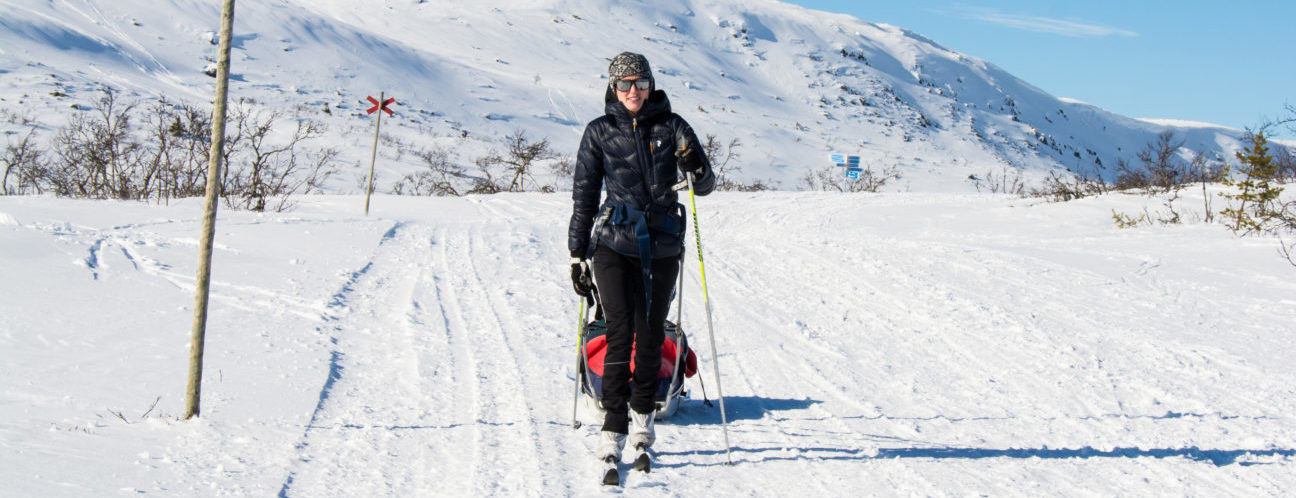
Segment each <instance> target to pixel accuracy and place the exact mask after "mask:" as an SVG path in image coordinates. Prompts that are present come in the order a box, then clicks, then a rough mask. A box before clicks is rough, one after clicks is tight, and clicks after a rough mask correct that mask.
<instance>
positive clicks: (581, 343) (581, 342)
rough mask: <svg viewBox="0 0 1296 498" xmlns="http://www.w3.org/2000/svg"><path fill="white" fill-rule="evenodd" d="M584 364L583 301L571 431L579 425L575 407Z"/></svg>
mask: <svg viewBox="0 0 1296 498" xmlns="http://www.w3.org/2000/svg"><path fill="white" fill-rule="evenodd" d="M584 364H585V299H584V298H581V300H580V323H578V324H577V325H576V367H577V370H576V388H575V390H574V391H573V392H572V429H579V428H580V426H581V423H580V421H579V420H576V405H577V404H578V403H579V401H580V388H581V380H582V379H583V378H584V376H585V373H584V369H583V368H581V367H583V366H584Z"/></svg>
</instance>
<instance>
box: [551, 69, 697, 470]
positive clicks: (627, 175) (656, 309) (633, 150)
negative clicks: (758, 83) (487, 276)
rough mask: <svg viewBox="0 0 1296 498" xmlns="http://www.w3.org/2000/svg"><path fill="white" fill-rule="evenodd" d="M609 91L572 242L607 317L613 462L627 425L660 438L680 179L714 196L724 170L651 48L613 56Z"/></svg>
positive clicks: (587, 157)
mask: <svg viewBox="0 0 1296 498" xmlns="http://www.w3.org/2000/svg"><path fill="white" fill-rule="evenodd" d="M603 100H604V102H605V105H604V115H603V116H600V117H599V118H597V119H595V120H593V121H591V122H590V123H589V124H588V125H586V127H585V133H584V135H583V136H582V137H581V142H580V150H579V152H578V153H577V159H576V172H575V179H574V181H573V184H572V201H573V206H572V216H571V223H570V225H569V226H568V241H567V245H568V249H570V250H571V256H572V260H571V277H572V285H573V287H574V288H575V290H576V293H577V294H579V295H581V296H584V297H585V298H587V299H589V298H591V295H592V292H594V291H595V290H597V292H598V295H599V302H600V304H601V305H602V310H603V317H604V321H605V323H606V325H607V355H606V356H605V358H604V367H603V368H604V370H603V375H604V377H603V392H602V396H601V399H602V404H603V408H604V409H605V410H606V413H605V416H604V419H603V430H602V437H601V439H600V442H599V447H598V453H597V456H598V458H599V460H600V461H602V462H605V463H606V464H607V465H609V466H612V465H615V464H616V463H617V462H620V460H621V451H622V449H623V448H624V447H625V445H626V442H627V434H628V435H629V438H628V439H629V443H630V447H631V448H634V449H637V450H639V451H641V452H645V451H646V450H647V449H648V448H650V447H651V446H652V444H653V441H654V439H655V433H654V430H653V415H654V411H655V408H656V404H655V401H654V399H653V397H654V395H655V392H656V390H657V372H658V369H659V368H660V365H661V348H662V341H663V338H664V335H665V330H664V324H665V320H666V313H667V310H668V308H669V306H670V301H671V298H672V295H673V291H674V287H675V279H676V277H677V276H678V275H679V271H680V268H679V263H680V253H681V252H682V251H683V234H684V217H683V205H681V204H679V202H678V195H677V194H676V191H675V189H674V186H675V185H676V184H677V183H679V182H680V181H681V180H682V179H683V178H684V175H691V176H692V178H693V187H694V192H695V194H697V195H706V194H708V193H710V192H711V190H712V188H713V186H714V184H715V175H714V173H713V172H712V171H711V165H710V162H709V161H708V160H707V158H706V154H704V153H703V152H702V150H701V148H700V147H699V143H698V139H697V135H695V134H694V133H693V129H692V127H690V126H689V124H688V123H687V122H685V121H684V119H683V118H681V117H680V116H679V115H677V114H675V113H673V112H671V106H670V101H669V100H668V99H667V98H666V92H663V91H662V90H660V89H657V87H656V81H655V80H654V79H653V74H652V69H651V68H650V67H649V65H648V59H646V58H645V57H644V56H643V55H640V54H635V53H631V52H623V53H621V54H618V55H617V56H616V57H614V58H613V59H612V63H611V65H610V66H609V67H608V87H607V91H606V93H605V96H604V99H603ZM603 190H606V191H607V197H606V199H604V200H603V202H602V204H601V205H600V203H599V200H600V194H601V192H602V191H603ZM632 347H633V349H634V367H635V371H634V389H633V392H631V386H630V384H629V380H630V376H631V372H630V356H631V349H632ZM631 425H633V427H631ZM612 475H615V474H612ZM605 480H606V478H605ZM611 484H615V483H611Z"/></svg>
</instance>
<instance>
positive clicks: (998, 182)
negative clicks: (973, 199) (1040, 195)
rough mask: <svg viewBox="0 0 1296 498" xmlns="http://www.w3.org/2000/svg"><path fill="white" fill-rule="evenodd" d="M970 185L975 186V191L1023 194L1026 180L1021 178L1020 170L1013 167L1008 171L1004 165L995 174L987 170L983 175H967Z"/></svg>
mask: <svg viewBox="0 0 1296 498" xmlns="http://www.w3.org/2000/svg"><path fill="white" fill-rule="evenodd" d="M968 179H969V180H971V181H972V185H973V186H975V187H976V190H977V192H981V191H982V190H983V189H984V190H985V191H987V192H990V193H992V194H1012V195H1018V196H1020V195H1024V193H1025V192H1026V182H1025V181H1024V180H1023V179H1022V172H1021V170H1020V169H1018V168H1013V170H1012V172H1011V173H1010V172H1009V171H1008V166H1006V165H1005V166H1004V167H1003V169H1002V170H1000V172H999V174H998V175H996V174H995V172H994V171H987V172H986V174H985V176H984V177H981V178H978V177H977V176H975V175H973V176H969V177H968Z"/></svg>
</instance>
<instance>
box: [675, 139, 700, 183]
mask: <svg viewBox="0 0 1296 498" xmlns="http://www.w3.org/2000/svg"><path fill="white" fill-rule="evenodd" d="M675 157H676V160H675V164H676V166H679V170H680V172H681V173H684V175H685V176H687V175H693V177H694V178H696V177H699V176H702V157H701V156H700V155H699V153H698V151H696V150H693V148H692V147H689V146H688V145H685V144H684V143H681V144H680V148H679V149H677V150H676V151H675Z"/></svg>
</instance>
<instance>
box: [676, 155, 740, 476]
mask: <svg viewBox="0 0 1296 498" xmlns="http://www.w3.org/2000/svg"><path fill="white" fill-rule="evenodd" d="M685 179H686V181H688V191H689V209H690V210H692V211H693V234H694V235H696V236H697V253H698V273H700V274H701V275H702V304H703V307H704V308H705V309H706V321H707V334H708V335H710V337H711V363H713V364H714V365H715V380H716V397H718V398H719V399H720V427H721V428H723V430H724V443H725V458H726V459H727V460H728V461H727V462H725V464H726V465H733V454H732V453H731V452H730V447H729V420H728V417H727V416H726V415H725V404H724V389H721V388H720V355H719V354H718V353H716V344H715V327H714V326H712V325H711V296H710V294H708V293H707V283H706V266H705V265H704V264H703V263H702V230H701V229H700V227H699V226H698V216H697V197H696V196H695V195H693V174H692V173H689V174H687V175H685Z"/></svg>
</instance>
